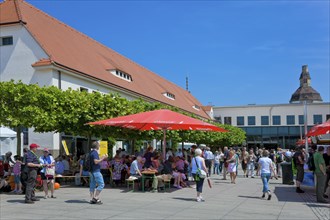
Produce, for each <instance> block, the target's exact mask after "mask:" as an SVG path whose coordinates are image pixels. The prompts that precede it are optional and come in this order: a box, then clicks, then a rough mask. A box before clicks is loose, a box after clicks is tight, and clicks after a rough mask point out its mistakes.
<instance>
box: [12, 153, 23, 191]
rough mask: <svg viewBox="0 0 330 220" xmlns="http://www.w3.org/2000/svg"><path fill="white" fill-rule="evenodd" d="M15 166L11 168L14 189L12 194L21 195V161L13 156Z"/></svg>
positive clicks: (17, 156) (18, 157)
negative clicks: (13, 177)
mask: <svg viewBox="0 0 330 220" xmlns="http://www.w3.org/2000/svg"><path fill="white" fill-rule="evenodd" d="M14 159H15V164H14V166H13V173H14V176H15V189H14V191H12V192H13V193H17V194H22V184H21V165H22V159H21V157H20V156H19V155H16V156H14Z"/></svg>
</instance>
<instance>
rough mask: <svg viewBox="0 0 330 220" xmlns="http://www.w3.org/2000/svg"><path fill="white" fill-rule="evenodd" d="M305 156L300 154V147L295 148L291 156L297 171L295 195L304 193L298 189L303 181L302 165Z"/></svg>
mask: <svg viewBox="0 0 330 220" xmlns="http://www.w3.org/2000/svg"><path fill="white" fill-rule="evenodd" d="M305 158H306V156H305V155H304V154H303V152H302V147H297V148H296V152H295V154H294V155H293V163H294V165H295V167H296V169H297V175H296V193H304V192H305V191H304V190H302V189H301V188H300V185H301V183H302V182H303V180H304V174H305V171H304V164H305Z"/></svg>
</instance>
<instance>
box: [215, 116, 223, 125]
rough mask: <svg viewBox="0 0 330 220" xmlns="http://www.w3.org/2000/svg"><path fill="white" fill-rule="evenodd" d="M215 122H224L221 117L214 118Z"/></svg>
mask: <svg viewBox="0 0 330 220" xmlns="http://www.w3.org/2000/svg"><path fill="white" fill-rule="evenodd" d="M214 120H215V121H216V122H218V123H220V124H221V123H222V120H221V117H220V116H216V117H214Z"/></svg>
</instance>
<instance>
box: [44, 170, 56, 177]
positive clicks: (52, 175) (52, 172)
mask: <svg viewBox="0 0 330 220" xmlns="http://www.w3.org/2000/svg"><path fill="white" fill-rule="evenodd" d="M45 176H46V177H47V178H48V177H54V176H55V169H54V168H53V167H46V171H45Z"/></svg>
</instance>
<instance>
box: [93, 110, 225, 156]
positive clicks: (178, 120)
mask: <svg viewBox="0 0 330 220" xmlns="http://www.w3.org/2000/svg"><path fill="white" fill-rule="evenodd" d="M88 124H90V125H107V126H115V127H122V128H129V129H136V130H141V131H146V130H163V132H164V144H163V154H164V158H165V149H166V131H167V130H199V131H217V132H227V130H225V129H222V128H219V127H217V126H215V125H212V124H209V123H206V122H203V121H201V120H198V119H195V118H191V117H188V116H185V115H182V114H179V113H177V112H173V111H170V110H167V109H161V110H155V111H149V112H142V113H138V114H133V115H127V116H121V117H117V118H111V119H106V120H101V121H96V122H90V123H88Z"/></svg>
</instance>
